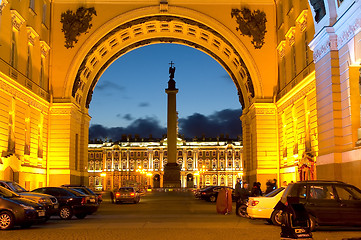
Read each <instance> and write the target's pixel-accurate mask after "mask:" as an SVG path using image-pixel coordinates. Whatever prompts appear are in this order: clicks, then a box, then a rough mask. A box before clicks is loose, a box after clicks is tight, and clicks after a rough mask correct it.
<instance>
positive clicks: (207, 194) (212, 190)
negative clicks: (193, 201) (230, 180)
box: [200, 186, 234, 202]
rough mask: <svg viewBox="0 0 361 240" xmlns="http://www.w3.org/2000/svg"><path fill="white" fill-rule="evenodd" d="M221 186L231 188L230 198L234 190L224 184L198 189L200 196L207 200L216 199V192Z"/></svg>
mask: <svg viewBox="0 0 361 240" xmlns="http://www.w3.org/2000/svg"><path fill="white" fill-rule="evenodd" d="M222 188H228V189H231V190H232V200H233V198H234V191H233V188H231V187H226V186H210V187H208V188H205V189H203V190H201V191H200V198H201V199H203V200H206V201H209V202H215V201H217V197H218V193H219V191H220V190H221V189H222Z"/></svg>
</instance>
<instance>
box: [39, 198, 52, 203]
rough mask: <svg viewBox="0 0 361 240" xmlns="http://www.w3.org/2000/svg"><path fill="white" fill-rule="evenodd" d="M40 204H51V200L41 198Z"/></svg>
mask: <svg viewBox="0 0 361 240" xmlns="http://www.w3.org/2000/svg"><path fill="white" fill-rule="evenodd" d="M38 202H39V203H40V204H46V203H51V200H50V199H47V198H39V200H38Z"/></svg>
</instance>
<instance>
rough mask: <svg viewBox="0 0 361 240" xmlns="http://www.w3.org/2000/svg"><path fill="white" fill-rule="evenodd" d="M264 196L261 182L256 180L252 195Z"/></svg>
mask: <svg viewBox="0 0 361 240" xmlns="http://www.w3.org/2000/svg"><path fill="white" fill-rule="evenodd" d="M259 196H262V190H261V183H260V182H254V183H253V187H252V190H251V197H259Z"/></svg>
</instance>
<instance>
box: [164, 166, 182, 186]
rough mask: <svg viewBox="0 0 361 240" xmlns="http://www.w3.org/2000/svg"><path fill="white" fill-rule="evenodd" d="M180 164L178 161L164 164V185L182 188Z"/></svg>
mask: <svg viewBox="0 0 361 240" xmlns="http://www.w3.org/2000/svg"><path fill="white" fill-rule="evenodd" d="M180 170H181V169H180V166H179V165H178V164H177V163H167V164H166V165H165V166H164V176H163V187H164V188H180V187H181V181H180Z"/></svg>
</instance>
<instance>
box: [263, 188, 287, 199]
mask: <svg viewBox="0 0 361 240" xmlns="http://www.w3.org/2000/svg"><path fill="white" fill-rule="evenodd" d="M283 189H285V188H284V187H280V188H277V189H275V190H273V191H272V192H270V193H267V194H266V195H265V197H274V196H276V195H277V194H279V193H280V192H282V190H283Z"/></svg>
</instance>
